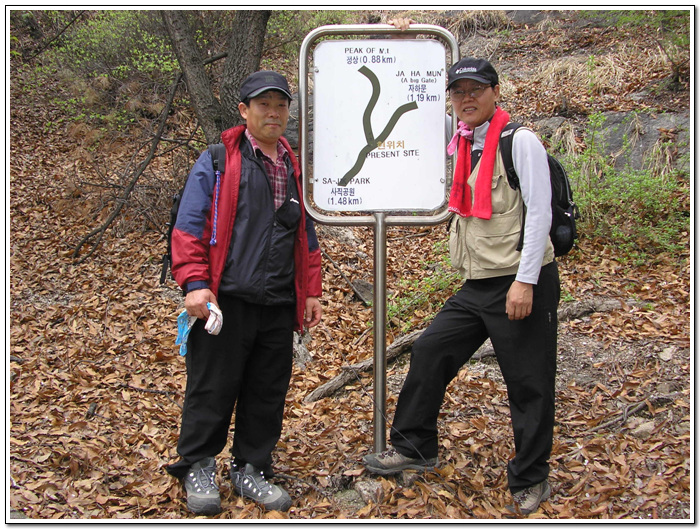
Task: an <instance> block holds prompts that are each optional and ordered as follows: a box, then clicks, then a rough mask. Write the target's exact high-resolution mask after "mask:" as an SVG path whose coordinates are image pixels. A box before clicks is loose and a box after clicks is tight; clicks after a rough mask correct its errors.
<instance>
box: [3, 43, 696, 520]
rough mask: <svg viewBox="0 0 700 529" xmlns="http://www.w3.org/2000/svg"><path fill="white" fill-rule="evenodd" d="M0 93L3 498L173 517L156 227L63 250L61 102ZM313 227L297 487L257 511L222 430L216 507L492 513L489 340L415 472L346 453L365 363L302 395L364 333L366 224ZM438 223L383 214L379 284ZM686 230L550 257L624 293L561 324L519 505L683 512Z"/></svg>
mask: <svg viewBox="0 0 700 529" xmlns="http://www.w3.org/2000/svg"><path fill="white" fill-rule="evenodd" d="M528 35H530V37H528V38H534V37H532V36H531V34H529V33H528ZM594 36H595V35H594ZM580 37H581V36H580V35H579V38H580ZM591 38H593V37H591ZM540 44H541V43H540ZM47 88H50V87H47ZM10 110H11V118H10V119H11V122H10V125H11V129H10V130H11V138H10V197H9V198H10V240H9V255H10V262H9V274H10V278H9V285H8V287H9V294H10V300H9V304H10V311H9V324H10V335H9V355H11V356H10V358H9V362H8V364H7V365H8V367H7V369H8V371H9V377H8V378H9V381H10V383H9V388H8V392H7V393H8V396H9V400H8V407H9V411H10V414H9V424H10V431H9V439H8V444H9V445H8V447H7V449H8V451H9V468H8V474H9V499H10V506H11V508H12V509H13V510H15V511H19V512H21V513H23V514H24V515H25V516H27V517H29V518H37V519H52V518H56V519H71V518H110V519H111V518H147V519H160V518H163V519H179V518H188V517H191V514H189V513H188V512H187V510H186V508H185V503H184V496H183V494H182V491H181V487H180V485H179V484H178V483H177V482H176V481H175V480H173V479H172V478H170V477H169V476H168V475H167V474H166V472H165V471H164V470H163V466H164V465H165V464H167V463H168V462H171V461H173V460H175V459H176V453H175V446H176V443H177V435H178V427H179V417H180V406H181V404H182V399H183V394H184V387H185V369H184V361H183V359H182V358H181V357H179V356H178V354H177V350H176V347H175V345H174V339H175V335H176V326H175V318H176V316H177V314H178V313H179V312H180V310H181V309H182V298H181V296H180V294H179V292H178V291H177V289H176V288H175V285H174V284H173V283H172V282H169V283H168V284H167V285H165V286H164V287H161V286H159V285H158V277H159V274H160V262H159V260H160V257H161V255H162V251H163V240H162V238H161V236H160V234H158V233H155V232H153V231H148V230H140V229H135V228H133V225H135V224H136V222H132V223H131V224H129V223H124V224H123V226H131V228H129V229H127V228H123V229H122V228H120V226H122V225H120V224H119V223H117V224H116V225H115V228H113V229H111V230H110V231H108V233H107V236H106V238H105V241H104V244H103V246H102V247H101V248H100V250H99V251H98V252H97V253H96V254H95V255H94V256H93V257H92V258H90V259H88V260H87V261H86V262H85V263H83V264H80V265H76V264H75V263H74V260H73V258H72V251H73V248H74V247H75V244H76V243H77V242H78V241H79V240H80V238H81V237H82V236H83V235H84V234H85V233H86V232H87V231H89V229H91V228H92V227H94V226H96V225H97V224H98V223H99V222H100V221H101V220H102V218H103V217H104V215H106V213H104V212H103V213H99V212H100V211H101V210H100V203H98V202H97V201H96V199H95V198H94V197H95V195H93V194H90V193H86V192H85V190H84V189H76V188H75V187H74V186H72V185H71V184H70V182H73V181H75V180H76V179H81V180H87V179H89V178H90V176H89V175H90V174H91V173H92V172H94V171H95V168H94V166H92V165H91V164H90V163H88V162H87V161H86V160H87V159H89V156H87V155H86V154H85V151H84V150H83V149H82V147H81V145H80V143H79V141H78V140H76V139H75V137H74V136H71V135H69V131H68V129H67V128H63V127H58V128H57V129H55V132H50V133H47V132H46V124H47V123H48V122H55V121H56V118H57V114H56V113H57V112H58V111H57V109H56V108H55V107H53V106H52V104H51V102H50V100H49V98H48V97H47V98H41V97H39V98H38V99H33V100H29V99H27V98H16V97H15V98H13V99H12V101H11V107H10ZM125 152H126V151H125ZM123 162H124V158H123V157H121V158H120V157H115V158H113V159H112V163H114V165H115V166H117V164H120V163H123ZM128 211H133V209H131V210H128ZM95 214H101V215H103V217H98V218H95V216H94V215H95ZM127 215H128V212H127ZM132 220H133V219H132ZM319 232H320V233H321V244H322V247H323V250H324V251H325V252H326V253H327V255H328V257H330V258H331V259H332V260H333V263H335V264H337V267H336V266H335V265H334V264H333V263H331V262H330V260H328V259H326V260H324V291H325V293H324V299H323V304H324V309H325V315H324V320H323V322H322V324H321V325H320V326H319V327H317V328H315V329H314V330H313V333H312V341H311V343H310V344H309V346H308V348H309V350H310V351H311V353H312V354H313V361H312V362H310V363H309V364H307V365H306V367H305V368H304V369H302V368H299V367H296V368H295V371H294V375H293V379H292V384H291V388H290V391H289V394H288V399H287V409H286V419H285V425H284V431H283V434H282V439H281V441H280V444H279V446H278V449H277V451H276V452H275V459H276V469H277V471H278V472H279V473H281V474H283V475H284V476H283V477H282V478H280V483H282V484H283V485H284V486H285V487H287V488H288V490H289V491H290V493H291V494H292V497H293V499H294V505H293V507H292V508H291V510H290V511H289V512H288V513H285V514H279V513H265V512H263V511H262V510H261V509H259V508H258V507H256V506H255V505H254V504H252V503H251V502H244V501H242V500H240V499H239V498H237V497H236V496H235V495H234V494H233V493H232V492H231V491H230V487H229V482H228V480H227V479H226V474H227V471H228V468H227V457H226V452H227V450H228V447H227V449H226V450H225V451H224V453H222V455H221V456H220V457H219V463H220V465H219V477H220V482H221V483H222V498H223V505H224V511H223V512H222V514H220V515H219V516H218V517H219V518H249V519H252V518H276V517H283V518H287V517H288V518H293V519H323V518H330V519H343V518H347V519H371V518H382V519H404V518H405V519H420V518H434V519H447V518H450V519H471V518H489V519H493V518H496V519H497V518H502V517H504V516H505V510H504V506H505V505H506V503H507V502H508V501H509V498H510V497H509V493H508V491H507V485H506V463H507V461H508V459H509V458H510V457H512V454H513V443H512V438H511V433H510V422H509V413H508V408H507V396H506V392H505V387H504V385H503V383H502V379H501V378H500V374H499V371H498V366H497V364H496V363H495V360H493V358H491V357H489V356H485V357H484V359H483V360H480V361H475V362H472V363H470V364H469V365H468V366H466V367H465V368H464V369H463V370H462V371H461V372H460V374H459V376H458V377H457V379H456V380H455V381H454V382H453V383H452V385H451V386H450V388H449V392H448V396H447V397H446V402H445V406H444V408H443V413H442V415H441V417H440V423H439V428H440V439H441V453H440V459H441V462H442V465H441V466H440V468H439V469H438V470H436V471H435V472H433V473H430V474H427V475H417V474H412V473H408V472H407V473H405V474H403V475H400V476H398V477H396V478H387V479H384V478H376V477H374V476H369V475H367V474H366V473H365V472H364V471H363V468H362V465H361V464H360V459H361V457H362V455H364V454H365V453H367V452H368V451H370V450H371V449H372V446H373V431H372V415H373V406H372V375H371V373H366V374H362V375H359V380H358V381H356V382H353V383H350V384H348V385H347V386H346V387H345V388H344V390H342V391H339V392H338V393H336V394H334V395H333V396H331V397H327V398H324V399H322V400H319V401H317V402H314V403H310V404H305V403H304V402H303V401H304V397H305V396H307V395H308V394H309V393H310V392H311V391H312V390H313V389H315V388H316V387H318V386H319V385H320V384H322V383H324V382H326V381H328V380H330V379H332V378H333V377H334V376H336V375H337V374H338V373H339V372H340V371H341V370H342V369H343V367H344V366H347V365H350V364H354V363H357V362H359V361H361V360H364V359H367V358H371V356H372V353H373V351H372V334H371V332H368V331H367V328H368V325H370V324H371V322H372V311H371V309H370V308H367V307H365V306H364V305H363V304H362V303H361V302H360V301H358V300H357V299H356V297H355V296H354V294H353V292H352V289H351V288H350V286H349V285H348V283H347V281H346V279H345V277H348V278H350V279H351V280H353V281H356V280H366V281H371V278H372V252H373V248H372V233H371V231H370V230H369V229H365V228H352V229H350V230H347V231H346V232H344V233H339V232H338V231H337V230H331V229H328V228H326V227H323V228H321V229H319ZM445 237H446V233H445V227H444V226H437V227H434V228H427V229H426V228H422V229H419V228H391V229H390V230H389V234H388V239H389V243H388V259H387V261H388V264H387V282H388V289H389V290H390V291H392V292H393V293H394V296H398V297H395V298H393V299H394V300H398V299H399V298H400V296H401V295H402V292H404V293H405V292H406V286H407V285H409V284H420V283H421V282H422V283H428V282H429V281H430V280H431V278H432V277H434V276H435V272H436V267H440V266H442V264H443V263H444V249H445V246H444V244H443V243H444V240H445ZM688 237H689V235H688ZM686 248H687V251H686V253H684V254H683V255H673V256H667V257H666V258H663V259H660V260H659V261H657V262H654V263H653V264H650V265H649V266H644V267H635V268H632V267H630V266H629V265H626V264H623V263H622V262H620V261H619V259H618V258H617V257H616V255H615V252H614V251H613V250H610V249H609V248H608V247H606V246H604V245H603V244H602V243H601V241H597V240H594V239H590V238H583V239H582V240H581V243H580V246H579V248H578V249H577V250H575V251H574V252H573V253H572V254H571V255H569V256H567V257H566V258H564V259H562V261H561V265H560V273H561V277H562V286H563V289H564V291H565V292H566V293H568V295H569V296H570V297H572V298H574V299H576V300H592V299H596V298H614V299H618V300H621V301H624V302H625V303H624V305H623V308H622V309H617V310H612V311H606V312H600V313H593V314H590V315H588V316H584V317H581V318H579V319H572V320H566V321H563V322H562V323H561V326H560V351H559V376H558V384H557V389H558V391H557V415H556V421H557V423H556V433H555V444H554V449H553V453H552V460H551V463H552V474H551V483H552V487H553V495H552V498H551V499H550V500H549V501H548V502H546V503H544V504H543V506H542V509H541V510H540V511H538V512H537V513H536V514H533V515H532V516H531V518H547V519H572V518H576V519H586V518H595V519H605V518H638V519H653V518H662V519H667V520H668V519H685V520H688V519H690V518H691V516H692V515H693V512H692V510H691V509H692V506H691V482H690V476H691V459H690V455H691V429H690V426H691V412H692V408H691V406H692V400H691V395H690V380H691V371H690V370H691V362H690V252H689V242H688V244H687V245H686ZM341 270H342V274H341ZM344 276H345V277H344ZM449 288H450V287H445V288H444V289H443V291H442V292H439V293H437V294H436V295H435V296H434V298H435V299H434V300H433V303H434V304H435V305H438V306H439V304H440V302H441V301H443V300H444V298H445V297H446V296H447V294H448V290H449ZM404 295H409V294H404ZM428 315H429V309H428V308H425V306H424V307H423V308H420V309H417V310H416V311H415V312H413V313H411V314H410V315H406V314H403V315H400V316H397V317H396V319H394V320H392V322H391V324H390V326H389V336H388V343H391V342H392V341H393V340H394V339H396V338H397V337H398V336H399V335H401V334H402V332H405V330H406V329H409V328H410V329H418V328H422V327H424V326H425V324H426V321H425V320H426V316H428ZM407 367H408V365H407V358H405V357H403V358H400V359H399V360H398V361H397V362H396V363H394V364H391V365H390V366H389V372H388V387H389V391H388V394H389V398H388V404H387V414H388V418H389V420H390V419H391V416H392V415H393V410H394V406H395V403H396V398H397V394H398V390H399V389H400V387H401V381H402V377H403V376H404V375H405V373H406V370H407ZM362 482H366V483H364V484H362V485H361V486H358V484H361V483H362ZM356 489H361V490H362V491H363V494H364V496H363V497H360V496H359V495H358V494H357V493H356ZM370 498H372V500H371V501H367V500H368V499H370Z"/></svg>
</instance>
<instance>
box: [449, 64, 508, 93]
mask: <svg viewBox="0 0 700 529" xmlns="http://www.w3.org/2000/svg"><path fill="white" fill-rule="evenodd" d="M459 79H474V80H475V81H479V82H480V83H485V84H488V85H491V86H496V85H497V84H498V73H496V69H495V68H494V67H493V66H492V65H491V63H490V62H489V61H487V60H484V59H475V58H473V57H466V58H464V59H462V60H461V61H459V62H458V63H456V64H453V65H452V68H450V69H449V71H448V72H447V89H448V90H449V88H450V86H452V83H454V82H455V81H458V80H459Z"/></svg>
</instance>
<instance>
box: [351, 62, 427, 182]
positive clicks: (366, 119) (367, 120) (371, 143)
mask: <svg viewBox="0 0 700 529" xmlns="http://www.w3.org/2000/svg"><path fill="white" fill-rule="evenodd" d="M359 72H360V73H361V74H362V75H364V76H365V77H367V78H368V79H369V80H370V82H371V83H372V98H371V99H370V100H369V103H367V108H366V109H365V113H364V115H363V117H362V126H363V127H364V130H365V138H366V139H367V145H365V146H364V147H363V148H362V150H361V151H360V154H359V155H358V156H357V162H355V165H353V166H352V169H350V170H349V171H348V172H347V173H346V174H345V176H344V177H343V178H342V179H341V180H340V182H338V184H339V185H341V186H346V185H348V182H349V181H350V180H351V179H352V177H353V176H355V175H356V174H357V173H359V172H360V169H362V166H363V165H364V163H365V158H366V157H367V155H368V154H369V153H370V152H372V151H373V150H374V149H376V148H378V147H379V146H380V145H381V144H382V143H384V140H386V139H387V137H388V136H389V134H391V131H392V130H393V129H394V126H395V125H396V122H397V121H398V120H399V118H400V117H401V115H402V114H404V113H406V112H408V111H410V110H415V109H417V108H418V103H416V102H415V101H412V102H411V103H406V104H405V105H401V106H400V107H399V108H397V109H396V112H394V114H393V115H392V116H391V119H390V120H389V123H387V125H386V127H385V128H384V130H383V131H382V133H381V134H380V135H379V136H377V137H376V138H375V137H374V135H373V134H372V111H373V110H374V107H375V105H376V104H377V100H378V99H379V94H380V92H381V87H380V85H379V79H377V76H376V75H374V72H373V71H372V70H370V69H369V68H367V67H366V66H363V67H362V68H360V69H359Z"/></svg>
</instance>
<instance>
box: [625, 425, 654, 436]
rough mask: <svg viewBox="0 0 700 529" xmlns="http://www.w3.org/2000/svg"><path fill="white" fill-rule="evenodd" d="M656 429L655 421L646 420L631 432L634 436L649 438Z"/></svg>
mask: <svg viewBox="0 0 700 529" xmlns="http://www.w3.org/2000/svg"><path fill="white" fill-rule="evenodd" d="M653 431H654V423H653V422H645V423H642V424H640V425H639V426H637V427H636V428H635V429H634V430H632V431H631V432H630V435H631V436H632V437H636V438H637V439H648V438H649V437H650V436H651V433H652V432H653Z"/></svg>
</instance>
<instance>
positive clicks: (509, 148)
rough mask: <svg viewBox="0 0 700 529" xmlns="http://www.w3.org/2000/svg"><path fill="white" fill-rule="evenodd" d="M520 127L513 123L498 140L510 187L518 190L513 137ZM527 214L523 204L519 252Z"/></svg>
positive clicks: (518, 124)
mask: <svg viewBox="0 0 700 529" xmlns="http://www.w3.org/2000/svg"><path fill="white" fill-rule="evenodd" d="M520 127H522V125H521V124H520V123H516V122H515V121H511V122H510V123H508V125H506V126H505V127H504V129H503V130H502V131H501V137H500V138H499V140H498V145H499V147H500V148H501V157H502V158H503V166H504V168H505V170H506V175H507V176H508V185H509V186H510V187H511V188H513V189H516V190H517V189H520V179H519V178H518V173H516V172H515V165H514V164H513V136H514V135H515V131H516V130H518V129H519V128H520ZM526 214H527V208H526V207H525V203H523V220H522V224H521V226H520V240H519V241H518V246H517V248H516V250H517V251H519V252H520V251H522V249H523V241H524V239H525V215H526Z"/></svg>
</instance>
